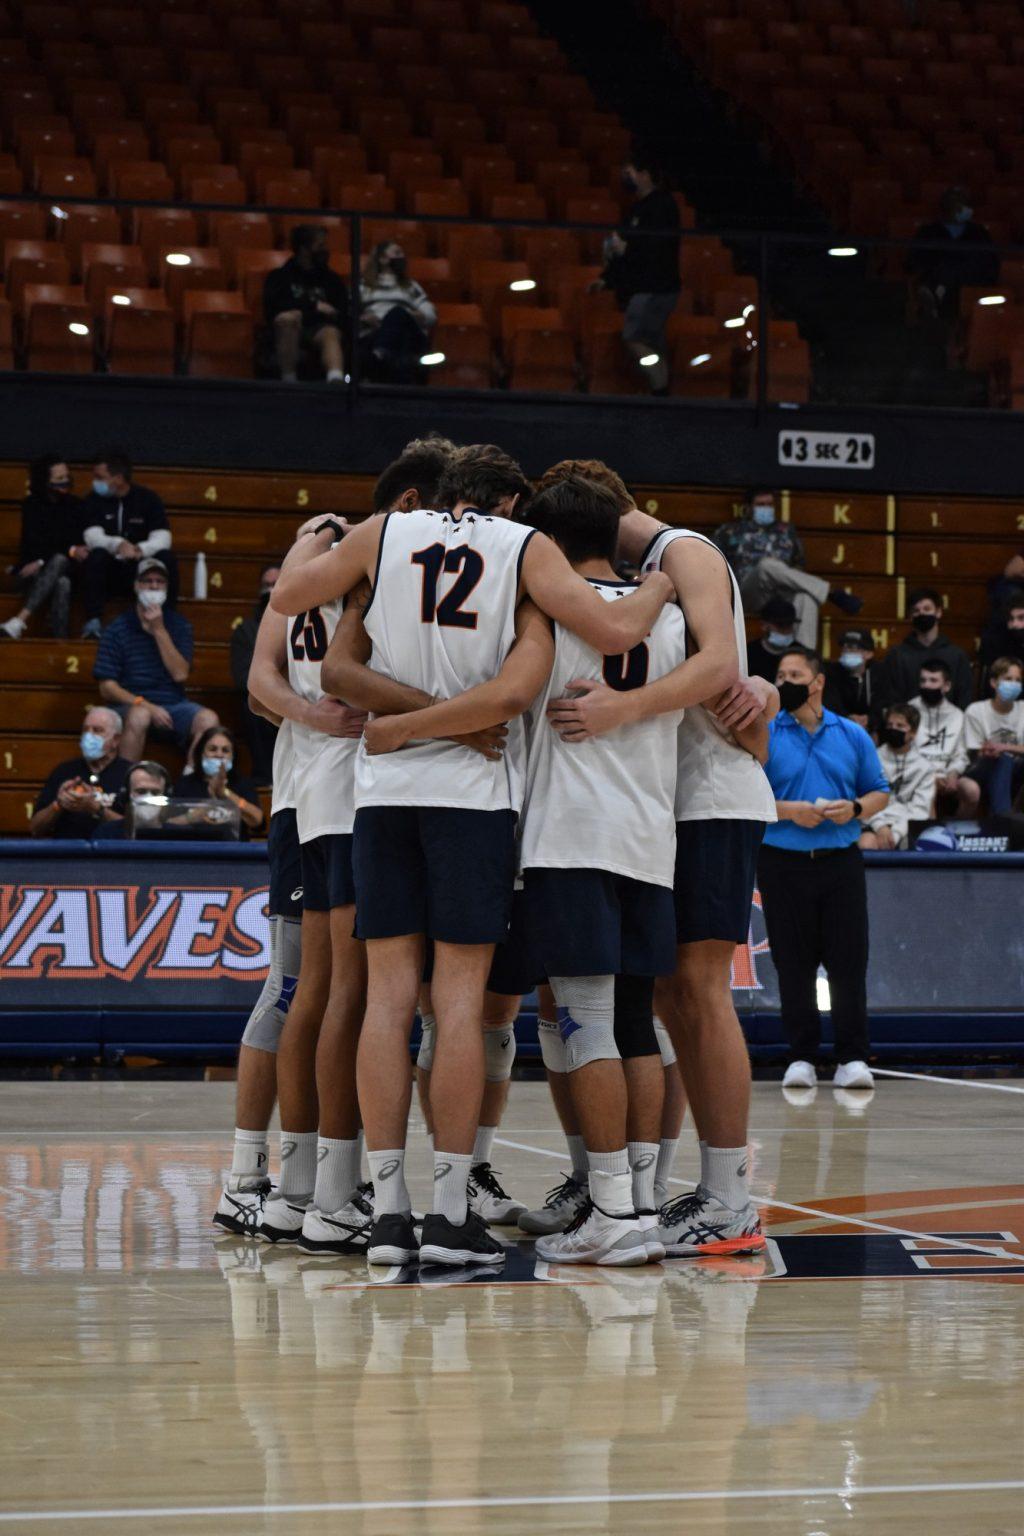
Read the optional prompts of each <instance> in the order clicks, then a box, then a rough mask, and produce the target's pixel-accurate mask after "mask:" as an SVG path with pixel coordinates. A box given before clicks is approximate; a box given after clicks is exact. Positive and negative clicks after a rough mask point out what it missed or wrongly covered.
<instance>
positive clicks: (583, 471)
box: [537, 459, 636, 517]
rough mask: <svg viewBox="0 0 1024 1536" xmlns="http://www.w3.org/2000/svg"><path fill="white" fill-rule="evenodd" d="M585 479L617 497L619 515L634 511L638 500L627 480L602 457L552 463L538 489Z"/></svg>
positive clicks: (541, 479) (539, 482)
mask: <svg viewBox="0 0 1024 1536" xmlns="http://www.w3.org/2000/svg"><path fill="white" fill-rule="evenodd" d="M570 478H573V479H583V480H590V481H592V482H593V483H594V485H600V486H603V487H604V489H605V490H606V491H608V492H609V494H610V495H611V496H613V497H614V499H615V505H616V506H617V507H618V509H619V516H620V517H623V516H625V514H626V513H627V512H632V511H633V509H634V507H635V506H636V502H635V501H634V500H633V498H632V496H631V495H630V494H629V492H628V491H627V489H626V486H625V482H624V481H623V480H622V478H621V476H619V475H617V474H616V473H615V471H614V469H609V467H608V465H607V464H605V463H603V462H602V461H601V460H600V459H560V460H559V462H558V463H557V464H552V466H551V468H550V469H546V470H545V471H544V473H543V474H542V475H541V477H540V480H539V481H538V482H537V489H538V491H546V490H547V488H548V486H551V485H557V484H558V482H559V481H560V480H568V479H570Z"/></svg>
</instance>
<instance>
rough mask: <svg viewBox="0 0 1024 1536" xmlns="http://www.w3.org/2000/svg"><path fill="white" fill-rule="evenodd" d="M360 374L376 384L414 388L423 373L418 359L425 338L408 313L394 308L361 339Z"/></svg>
mask: <svg viewBox="0 0 1024 1536" xmlns="http://www.w3.org/2000/svg"><path fill="white" fill-rule="evenodd" d="M360 345H361V348H362V363H363V370H364V372H365V374H366V377H367V378H368V379H372V380H373V381H375V382H376V383H378V384H415V383H416V381H417V379H418V378H419V375H420V374H421V373H422V372H423V369H422V368H421V367H420V357H421V356H422V354H423V353H424V352H426V351H427V350H428V347H427V338H426V336H425V335H424V333H423V331H422V330H421V328H420V326H419V325H418V324H417V323H416V321H415V320H414V319H413V317H412V315H410V313H409V311H408V310H407V309H403V308H402V307H401V305H399V304H396V305H395V307H394V309H389V310H388V312H387V314H386V315H385V316H384V319H383V320H382V321H381V323H380V325H378V326H377V328H376V330H374V331H370V332H369V333H368V334H367V335H365V336H363V338H362V341H361V343H360Z"/></svg>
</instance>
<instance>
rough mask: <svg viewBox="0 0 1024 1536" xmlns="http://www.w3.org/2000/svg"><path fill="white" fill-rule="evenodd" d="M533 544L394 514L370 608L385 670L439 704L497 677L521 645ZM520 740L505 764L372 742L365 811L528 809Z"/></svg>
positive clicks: (521, 535) (474, 522) (478, 528)
mask: <svg viewBox="0 0 1024 1536" xmlns="http://www.w3.org/2000/svg"><path fill="white" fill-rule="evenodd" d="M533 534H534V530H533V529H532V528H524V527H523V526H522V525H521V524H519V523H512V522H509V521H508V519H506V518H501V517H487V516H485V515H484V514H483V513H480V512H464V513H463V514H462V516H461V517H460V518H459V519H458V520H456V519H455V518H453V517H452V516H451V514H450V513H449V512H430V511H427V510H425V509H424V510H420V511H416V512H404V513H397V514H396V513H392V514H391V515H390V516H388V517H387V518H386V519H385V522H384V525H383V527H382V529H381V543H380V555H379V558H378V561H377V572H376V578H375V580H374V584H373V592H372V593H371V595H370V601H369V604H368V605H367V608H366V610H365V623H366V630H367V633H368V634H369V636H370V639H371V640H372V641H373V655H372V656H371V658H370V666H371V667H372V668H373V669H374V671H375V672H383V673H385V674H386V675H387V676H388V677H393V678H394V679H395V680H396V681H397V682H400V683H405V684H406V685H407V686H409V687H412V688H420V689H422V690H423V692H424V693H429V694H432V695H433V697H434V698H437V699H451V698H455V697H456V696H457V695H458V694H460V693H465V691H466V689H467V688H473V687H475V686H476V685H477V684H479V683H486V682H488V681H490V679H491V678H494V677H496V676H497V674H498V673H499V672H500V671H501V667H502V664H503V663H504V661H505V658H506V656H507V655H508V653H509V651H510V649H511V647H512V645H513V643H514V641H515V613H516V603H517V599H518V592H519V577H520V572H521V570H522V563H523V554H524V551H525V549H526V546H527V544H528V543H529V541H530V539H531V538H532V537H533ZM514 724H515V722H513V725H514ZM521 741H522V731H521V730H520V729H518V728H517V729H516V730H510V732H509V745H508V747H507V748H506V751H505V753H504V754H503V757H502V760H501V761H500V762H496V763H492V762H488V761H487V759H486V758H484V757H482V756H481V755H480V753H479V752H474V751H473V750H472V748H470V747H463V746H459V745H458V744H457V743H456V742H453V741H411V742H409V743H408V745H407V746H405V747H403V748H402V749H401V750H400V751H398V752H386V753H381V754H380V755H379V756H376V757H371V756H370V755H369V754H368V753H367V751H366V748H365V746H363V745H362V744H361V745H360V749H359V753H358V756H357V759H356V806H357V807H362V806H369V805H405V806H414V805H421V806H426V805H439V806H454V807H457V808H460V809H464V810H474V811H501V810H515V811H517V810H518V809H519V807H520V805H521V803H522V792H523V774H522V769H523V761H522V757H523V754H522V750H521V747H520V743H521Z"/></svg>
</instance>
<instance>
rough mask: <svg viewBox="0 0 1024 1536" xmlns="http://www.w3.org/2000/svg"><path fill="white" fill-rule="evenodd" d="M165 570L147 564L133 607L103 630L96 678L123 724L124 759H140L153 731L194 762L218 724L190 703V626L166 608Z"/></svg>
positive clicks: (140, 575) (158, 562)
mask: <svg viewBox="0 0 1024 1536" xmlns="http://www.w3.org/2000/svg"><path fill="white" fill-rule="evenodd" d="M166 601H167V567H166V566H165V565H164V564H163V562H162V561H161V560H143V561H141V562H140V563H139V568H138V573H137V575H136V578H135V606H134V607H133V608H129V610H128V612H127V613H122V614H121V615H120V616H119V617H118V618H116V619H115V620H114V622H113V623H112V624H109V625H108V626H107V628H106V629H105V630H104V631H103V638H102V639H101V640H100V644H99V650H98V651H97V653H96V663H95V665H94V667H93V676H94V677H95V678H96V679H97V681H98V682H99V685H100V693H101V694H102V696H103V698H104V699H105V700H106V701H107V703H108V704H111V705H112V706H113V707H114V709H116V710H117V713H118V714H119V715H120V716H121V719H122V720H123V722H124V733H123V735H122V738H121V756H122V757H126V758H128V759H129V761H136V760H137V759H139V758H140V757H141V756H142V753H143V748H144V747H145V745H146V737H147V735H148V734H149V732H150V731H151V730H152V731H153V732H154V733H155V735H156V736H157V737H158V738H160V739H162V740H165V741H166V740H174V741H177V743H178V745H179V746H181V747H185V748H186V749H187V760H188V762H191V761H192V752H193V748H194V745H195V743H196V741H197V740H198V739H199V737H200V736H201V735H202V734H203V732H204V731H208V730H209V729H210V728H211V726H215V725H219V724H220V721H219V720H218V718H217V716H216V715H215V714H214V712H213V710H212V709H204V707H203V706H202V705H201V704H197V703H196V702H195V700H194V699H186V697H185V689H184V684H185V682H186V680H187V678H188V675H189V672H190V671H191V669H192V626H191V624H190V623H189V622H188V620H187V619H186V618H185V617H184V616H183V615H182V614H180V613H177V612H176V611H175V610H174V609H173V608H172V609H166V608H165V604H166Z"/></svg>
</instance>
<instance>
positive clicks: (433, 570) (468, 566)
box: [410, 544, 484, 629]
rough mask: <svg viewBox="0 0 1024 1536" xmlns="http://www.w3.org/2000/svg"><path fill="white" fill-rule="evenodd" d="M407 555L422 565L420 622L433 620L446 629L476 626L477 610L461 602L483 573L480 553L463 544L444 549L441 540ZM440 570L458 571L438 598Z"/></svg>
mask: <svg viewBox="0 0 1024 1536" xmlns="http://www.w3.org/2000/svg"><path fill="white" fill-rule="evenodd" d="M410 559H411V560H412V563H413V565H421V566H422V567H423V591H422V594H421V597H420V618H421V619H422V620H423V622H424V624H433V623H434V622H435V620H436V621H437V623H438V624H443V625H445V627H446V628H448V629H476V621H477V618H478V614H477V613H476V612H474V611H473V610H472V609H468V610H467V609H465V608H463V606H462V605H463V603H465V601H466V599H467V598H468V597H469V595H470V593H471V592H472V591H473V589H474V587H475V586H476V585H477V583H478V582H479V580H480V578H481V576H482V575H483V573H484V560H483V556H482V555H479V554H477V552H476V550H475V549H469V548H468V547H466V546H465V545H463V546H462V547H461V548H456V549H447V550H446V549H445V547H444V545H443V544H428V545H427V547H426V549H420V550H417V552H416V554H414V555H412V556H410ZM442 571H447V572H449V573H450V574H451V575H454V574H455V572H456V571H458V573H459V575H458V579H457V580H456V581H454V582H452V585H451V586H450V587H449V588H448V591H447V592H446V593H445V595H444V597H442V598H441V600H440V601H438V597H437V584H438V582H439V581H440V579H441V572H442Z"/></svg>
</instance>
